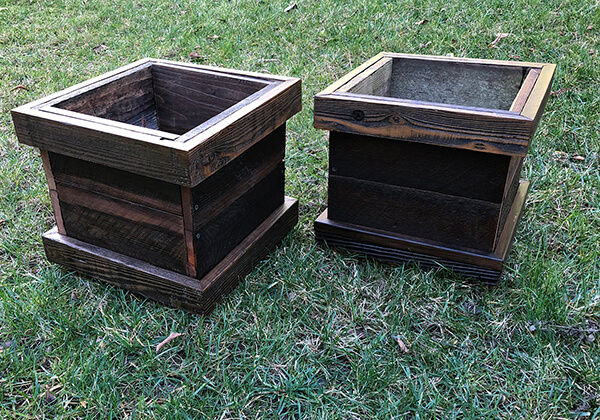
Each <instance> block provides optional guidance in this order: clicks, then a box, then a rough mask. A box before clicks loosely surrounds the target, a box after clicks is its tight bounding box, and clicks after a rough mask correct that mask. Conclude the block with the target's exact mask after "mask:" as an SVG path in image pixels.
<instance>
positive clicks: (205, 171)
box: [185, 79, 302, 186]
mask: <svg viewBox="0 0 600 420" xmlns="http://www.w3.org/2000/svg"><path fill="white" fill-rule="evenodd" d="M301 109H302V88H301V82H300V80H299V79H292V80H289V81H288V82H282V83H281V84H280V85H278V86H277V87H276V88H274V89H272V90H270V91H268V92H267V93H266V94H265V95H263V96H261V98H260V99H258V100H256V101H254V102H252V103H250V104H248V105H247V106H246V107H244V108H242V109H240V110H239V111H238V112H235V113H233V114H232V115H230V116H229V117H227V118H225V119H223V120H222V121H220V122H218V123H216V124H215V125H214V126H212V127H210V128H209V129H208V130H206V131H204V132H202V133H200V134H198V135H197V136H195V137H193V138H191V139H189V140H188V141H186V142H185V144H186V145H187V146H189V147H190V151H189V159H190V168H191V169H190V178H191V185H192V186H195V185H197V184H198V183H200V182H201V181H202V180H203V179H206V178H207V177H209V176H210V175H212V174H213V173H215V172H216V171H218V170H219V169H220V168H222V167H223V166H224V165H226V164H227V163H228V162H229V161H231V160H232V159H234V158H236V157H237V156H239V155H240V154H242V153H243V152H244V151H246V150H247V149H248V148H250V147H251V146H252V145H253V144H255V143H256V142H257V141H259V140H260V139H262V138H263V137H264V136H266V135H267V134H269V133H271V132H272V131H274V130H275V129H276V128H278V127H280V126H281V125H282V124H284V123H285V122H286V121H287V120H288V119H289V118H290V117H291V116H292V115H294V114H296V113H297V112H299V111H300V110H301Z"/></svg>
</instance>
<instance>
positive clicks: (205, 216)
mask: <svg viewBox="0 0 600 420" xmlns="http://www.w3.org/2000/svg"><path fill="white" fill-rule="evenodd" d="M284 156H285V124H284V125H282V126H280V127H279V128H277V129H276V130H275V131H273V132H272V133H270V134H268V135H267V136H265V137H264V138H263V139H261V140H259V141H258V143H256V144H255V145H253V146H252V147H250V148H249V149H248V150H246V151H245V152H244V153H242V154H241V155H239V156H238V157H237V158H235V159H233V160H232V161H230V162H229V163H228V164H227V165H225V166H224V167H223V168H221V169H220V170H219V171H217V172H216V173H214V174H213V175H211V176H210V177H208V178H206V179H205V180H204V181H202V182H201V183H200V184H198V185H196V186H195V187H194V188H193V189H192V190H191V201H192V207H193V208H194V211H193V220H194V222H193V224H194V225H196V226H197V225H200V224H203V223H204V221H206V220H210V219H212V218H213V217H215V216H216V215H218V214H219V213H220V212H221V211H223V210H224V209H225V208H227V207H228V206H229V205H231V203H233V202H234V201H235V200H237V199H238V198H239V197H240V196H241V195H243V194H244V193H246V192H247V191H248V190H249V189H250V188H251V187H252V186H253V185H255V184H257V183H258V182H259V181H260V180H262V179H263V178H264V177H265V176H267V175H268V174H270V173H271V172H273V171H274V170H275V169H276V168H278V167H279V166H280V165H281V162H282V161H283V158H284ZM282 196H283V195H282Z"/></svg>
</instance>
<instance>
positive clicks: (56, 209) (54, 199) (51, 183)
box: [40, 150, 66, 235]
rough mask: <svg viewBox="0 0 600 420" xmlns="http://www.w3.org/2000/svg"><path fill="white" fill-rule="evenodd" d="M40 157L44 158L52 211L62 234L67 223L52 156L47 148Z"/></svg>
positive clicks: (43, 164) (43, 165)
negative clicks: (64, 217) (61, 204)
mask: <svg viewBox="0 0 600 420" xmlns="http://www.w3.org/2000/svg"><path fill="white" fill-rule="evenodd" d="M40 157H41V158H42V167H43V168H44V173H45V174H46V182H47V183H48V193H49V195H50V203H51V204H52V212H53V213H54V221H55V222H56V228H57V229H58V232H59V233H61V234H63V235H64V234H65V233H66V231H65V223H64V221H63V217H62V209H61V208H60V200H59V197H58V191H57V190H56V182H55V180H54V173H53V172H52V165H51V164H50V156H49V155H48V151H47V150H40Z"/></svg>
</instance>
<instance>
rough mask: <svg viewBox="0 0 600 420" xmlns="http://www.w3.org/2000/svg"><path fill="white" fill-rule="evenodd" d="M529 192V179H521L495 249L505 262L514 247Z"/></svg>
mask: <svg viewBox="0 0 600 420" xmlns="http://www.w3.org/2000/svg"><path fill="white" fill-rule="evenodd" d="M528 192H529V181H519V188H518V190H517V194H516V196H515V200H514V202H513V205H512V207H511V208H510V212H509V213H508V217H507V218H506V223H505V224H504V229H503V230H502V233H501V234H500V238H499V239H498V244H497V245H496V249H495V251H494V252H495V254H496V255H498V256H499V257H500V258H501V259H502V261H504V262H506V260H507V259H508V254H509V253H510V250H511V248H512V243H513V240H514V238H515V233H516V231H517V227H518V225H519V220H520V219H521V215H522V213H523V209H524V208H525V200H526V199H527V193H528Z"/></svg>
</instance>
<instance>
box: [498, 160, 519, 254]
mask: <svg viewBox="0 0 600 420" xmlns="http://www.w3.org/2000/svg"><path fill="white" fill-rule="evenodd" d="M522 167H523V158H522V157H517V156H512V157H511V159H510V165H509V167H508V171H506V173H507V176H506V184H505V186H504V194H503V195H502V208H501V210H500V218H499V219H498V228H497V229H496V243H497V242H498V241H499V240H500V234H501V233H502V230H503V229H504V225H505V223H506V220H507V218H508V214H509V212H510V209H511V208H512V206H513V202H514V200H515V195H516V194H517V190H518V188H519V179H520V177H521V168H522Z"/></svg>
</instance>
